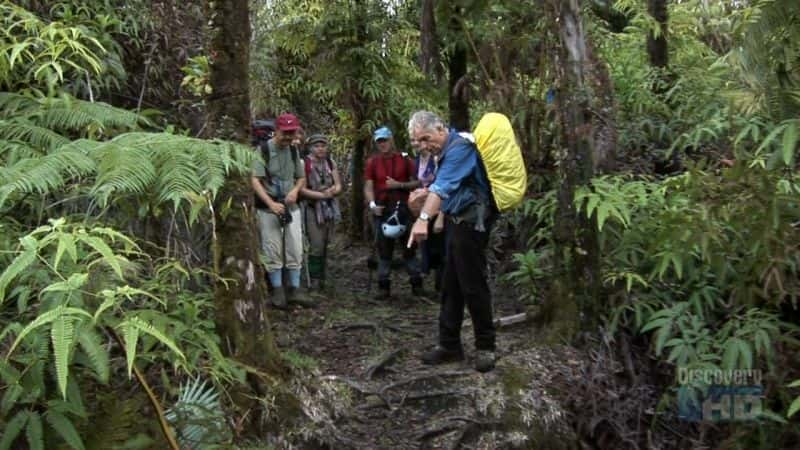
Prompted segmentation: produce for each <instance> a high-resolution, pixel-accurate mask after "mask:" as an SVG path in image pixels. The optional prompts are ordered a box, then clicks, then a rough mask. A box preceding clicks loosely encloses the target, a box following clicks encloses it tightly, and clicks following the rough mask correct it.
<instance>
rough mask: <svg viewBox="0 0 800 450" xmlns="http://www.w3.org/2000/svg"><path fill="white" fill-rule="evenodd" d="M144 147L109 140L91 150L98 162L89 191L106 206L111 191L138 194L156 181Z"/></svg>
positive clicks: (154, 171)
mask: <svg viewBox="0 0 800 450" xmlns="http://www.w3.org/2000/svg"><path fill="white" fill-rule="evenodd" d="M149 156H150V155H149V153H148V152H147V149H146V148H136V147H126V146H122V145H119V144H117V143H116V142H114V141H113V140H112V141H109V142H107V143H103V144H101V145H99V146H98V147H97V148H95V149H93V150H92V157H93V158H94V159H95V160H97V161H98V168H97V169H98V170H97V179H96V181H95V184H94V186H93V187H92V189H91V194H92V195H93V196H94V197H95V198H96V199H97V200H98V202H99V203H100V204H101V205H106V204H107V203H108V202H109V198H110V197H111V196H112V195H115V194H130V193H138V194H142V193H144V192H146V191H147V189H148V188H149V187H150V186H151V185H152V184H153V183H154V182H155V181H156V170H155V167H154V166H153V163H152V161H151V160H150V157H149Z"/></svg>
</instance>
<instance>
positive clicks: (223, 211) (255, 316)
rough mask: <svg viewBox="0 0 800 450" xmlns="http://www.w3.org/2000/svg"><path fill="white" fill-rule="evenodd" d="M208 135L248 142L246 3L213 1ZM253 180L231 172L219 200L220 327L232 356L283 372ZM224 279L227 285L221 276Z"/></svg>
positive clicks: (216, 245)
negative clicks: (261, 250)
mask: <svg viewBox="0 0 800 450" xmlns="http://www.w3.org/2000/svg"><path fill="white" fill-rule="evenodd" d="M206 13H207V17H208V23H209V24H210V27H211V29H210V38H211V40H210V46H211V48H210V55H211V61H210V62H211V64H210V84H211V86H212V89H213V92H212V94H211V95H209V96H208V98H207V99H206V101H207V108H208V110H207V112H208V126H207V130H208V133H209V136H211V137H217V138H221V139H227V140H231V141H237V142H241V143H247V142H248V141H249V140H248V136H249V123H250V109H249V104H250V94H249V88H248V74H247V70H248V60H249V49H250V20H249V15H248V14H249V13H248V2H247V0H227V1H216V0H215V1H209V2H208V3H207V4H206ZM254 213H255V210H254V209H253V191H252V188H251V187H250V177H249V174H248V175H244V176H233V177H229V179H228V180H227V182H226V183H225V185H224V187H223V189H222V191H221V192H220V194H219V196H218V199H217V203H216V205H215V225H216V226H215V232H214V268H215V271H216V274H217V275H218V277H221V278H219V279H218V280H217V281H216V282H215V286H214V288H215V290H214V296H215V304H216V324H217V331H218V333H219V334H220V336H221V337H222V342H223V348H224V349H225V350H226V351H227V354H228V355H229V356H231V357H233V358H235V359H237V360H239V361H241V362H243V363H245V364H247V365H249V366H252V367H255V368H257V369H259V370H263V371H266V372H269V373H273V374H274V373H278V372H279V371H280V363H279V361H280V355H279V353H278V350H277V347H276V346H275V343H274V340H273V337H272V333H271V331H270V327H269V322H268V320H267V314H266V310H265V300H266V298H267V295H266V285H265V282H264V273H263V269H262V268H261V264H260V263H259V257H258V249H259V237H258V233H257V231H256V226H255V214H254ZM220 279H223V280H225V281H224V282H222V281H219V280H220Z"/></svg>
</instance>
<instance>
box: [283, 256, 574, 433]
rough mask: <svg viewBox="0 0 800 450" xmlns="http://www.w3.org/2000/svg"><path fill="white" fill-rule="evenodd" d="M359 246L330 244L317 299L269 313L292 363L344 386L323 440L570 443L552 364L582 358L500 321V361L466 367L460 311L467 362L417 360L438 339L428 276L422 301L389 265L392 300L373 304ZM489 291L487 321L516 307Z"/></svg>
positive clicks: (467, 338)
mask: <svg viewBox="0 0 800 450" xmlns="http://www.w3.org/2000/svg"><path fill="white" fill-rule="evenodd" d="M368 253H369V250H368V248H366V247H351V248H347V249H343V248H342V247H341V245H334V247H333V249H332V250H331V256H330V257H329V258H330V259H329V272H328V278H329V283H328V284H329V286H328V289H327V292H326V297H325V298H324V299H322V300H321V302H320V305H319V307H317V308H315V309H311V310H305V309H294V310H291V311H288V312H283V311H275V310H273V311H272V314H271V321H272V325H273V328H274V331H275V335H276V339H277V341H278V344H279V346H280V348H281V349H282V350H283V351H284V354H285V355H286V357H287V360H288V361H290V364H293V365H295V366H306V367H311V368H312V372H313V373H314V374H315V375H314V376H315V377H316V378H317V381H318V382H319V383H320V384H328V385H334V386H337V387H338V388H339V389H340V392H344V393H346V394H347V395H343V398H341V399H336V400H333V401H334V402H339V403H341V405H340V406H338V407H337V408H340V409H341V410H340V411H339V412H338V413H336V414H334V415H335V417H333V418H332V419H331V420H330V423H328V425H327V426H326V427H325V428H324V430H325V431H324V434H326V436H325V437H324V438H323V440H324V441H326V442H327V445H328V446H329V447H330V448H337V449H340V448H358V449H412V448H413V449H416V448H437V449H438V448H486V449H489V448H492V449H493V448H512V447H517V448H560V447H562V446H566V445H567V444H566V443H567V442H568V441H573V439H574V437H572V438H569V439H566V440H565V439H563V437H564V436H568V435H571V431H570V430H569V429H568V427H567V426H566V414H565V412H564V410H563V408H562V407H561V406H560V405H559V404H558V402H557V401H556V400H555V399H554V396H553V395H552V394H551V392H550V391H551V390H552V387H553V383H552V381H553V380H552V379H551V376H552V375H551V374H553V373H555V372H556V371H552V370H549V368H552V367H553V366H554V365H558V366H559V367H560V368H561V369H560V370H559V371H558V372H560V373H562V374H570V373H572V374H574V376H577V372H578V371H577V369H576V368H577V366H578V364H579V362H578V360H577V357H576V356H574V355H573V354H572V353H571V350H570V349H569V348H563V349H559V350H558V354H555V353H554V350H552V349H549V348H544V347H537V346H536V345H535V342H536V341H535V339H536V337H535V335H534V333H533V331H532V330H531V329H532V327H530V326H529V325H517V326H513V327H509V328H507V329H505V328H504V329H500V330H498V352H497V354H498V366H497V368H496V369H495V370H494V371H492V372H490V373H488V374H480V373H478V372H477V371H475V370H474V369H473V357H474V353H475V352H474V345H473V336H472V327H471V324H469V319H467V320H466V321H465V328H464V334H463V342H464V346H465V351H466V355H467V360H466V361H464V362H462V363H452V364H445V365H441V366H435V367H430V366H425V365H422V364H421V362H420V361H419V357H420V354H421V353H422V352H423V351H425V350H427V349H428V348H430V347H431V346H432V345H433V344H434V343H435V342H436V340H435V338H436V327H437V316H438V298H437V297H436V296H435V295H433V284H432V281H431V280H426V281H425V288H426V290H427V291H428V292H429V293H431V295H430V298H429V299H427V300H421V299H419V298H415V297H413V296H412V295H411V293H410V287H409V285H408V281H407V278H406V276H405V274H404V273H403V271H402V270H395V271H394V272H393V299H392V300H391V301H388V302H386V301H377V300H374V299H372V297H373V296H374V294H375V279H374V278H373V280H372V281H373V289H372V290H371V292H368V291H367V283H368V278H369V274H368V270H367V264H366V259H367V256H368ZM373 275H374V274H373ZM493 295H494V301H495V317H501V316H507V315H511V314H514V313H518V312H520V306H519V305H517V304H516V302H515V301H514V300H513V299H511V298H508V297H507V296H506V295H504V292H502V291H501V290H498V289H497V288H494V289H493ZM467 317H468V315H467ZM563 381H565V380H561V382H563ZM342 405H346V406H342ZM320 422H321V420H320ZM317 440H319V437H317ZM559 442H561V444H558V443H559ZM573 443H574V441H573ZM323 448H325V447H324V446H323Z"/></svg>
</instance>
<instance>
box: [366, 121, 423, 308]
mask: <svg viewBox="0 0 800 450" xmlns="http://www.w3.org/2000/svg"><path fill="white" fill-rule="evenodd" d="M372 137H373V141H374V142H375V144H376V145H377V147H378V151H377V152H375V154H374V155H372V156H371V157H370V158H369V160H367V166H366V169H365V171H364V198H365V200H366V202H367V203H368V204H369V210H370V212H371V213H372V216H373V222H374V226H375V228H374V232H375V233H376V235H375V245H376V250H377V253H378V296H379V298H381V299H388V298H389V297H390V295H391V280H390V275H391V270H392V253H393V252H394V246H395V242H397V241H399V242H400V245H401V246H402V248H403V260H404V261H405V265H406V271H407V272H408V277H409V282H410V283H411V291H412V293H413V294H414V295H418V296H419V295H423V291H422V277H421V275H420V270H419V263H418V262H417V258H416V248H406V246H405V245H404V244H405V242H406V241H407V240H408V236H409V234H408V233H409V231H410V227H409V225H410V224H409V223H408V221H409V218H410V213H409V211H408V193H409V191H411V190H413V189H415V188H416V187H418V186H419V181H417V178H416V168H415V167H414V162H413V161H412V160H411V159H409V158H406V157H404V156H403V155H401V154H400V153H398V152H397V151H395V148H394V140H393V139H392V131H391V130H390V129H389V128H388V127H380V128H378V129H377V130H375V132H374V133H373V136H372Z"/></svg>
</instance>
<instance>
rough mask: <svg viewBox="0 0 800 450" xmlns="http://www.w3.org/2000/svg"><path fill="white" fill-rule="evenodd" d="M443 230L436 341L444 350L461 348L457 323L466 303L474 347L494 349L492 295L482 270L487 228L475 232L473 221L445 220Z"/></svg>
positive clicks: (487, 236) (461, 316)
mask: <svg viewBox="0 0 800 450" xmlns="http://www.w3.org/2000/svg"><path fill="white" fill-rule="evenodd" d="M446 232H447V236H446V239H445V243H446V244H445V245H446V247H447V250H446V252H445V255H446V258H447V259H446V262H445V266H444V279H443V281H442V283H443V290H442V304H441V309H440V311H439V343H440V344H441V346H442V347H444V348H447V349H453V350H454V349H457V348H460V347H461V323H462V322H463V321H464V306H465V305H466V307H467V308H469V315H470V317H472V325H473V327H474V329H475V348H476V349H478V350H489V351H494V349H495V329H494V322H493V317H492V294H491V292H490V291H489V282H488V280H487V273H486V247H487V245H488V244H489V227H487V230H486V231H484V232H479V231H475V226H474V224H471V223H465V222H462V223H459V224H457V223H454V222H452V221H450V220H448V222H447V227H446Z"/></svg>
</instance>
